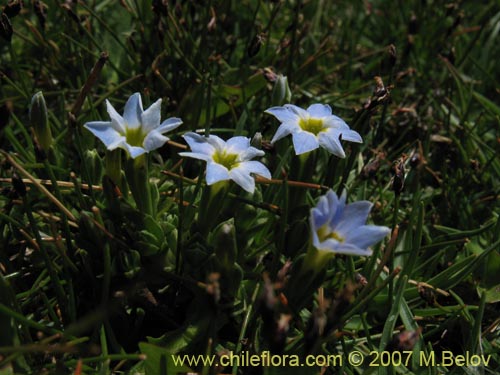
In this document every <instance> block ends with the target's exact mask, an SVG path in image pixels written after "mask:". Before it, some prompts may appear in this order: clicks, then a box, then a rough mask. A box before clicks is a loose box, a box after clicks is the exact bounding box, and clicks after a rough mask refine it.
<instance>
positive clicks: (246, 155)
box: [238, 147, 265, 161]
mask: <svg viewBox="0 0 500 375" xmlns="http://www.w3.org/2000/svg"><path fill="white" fill-rule="evenodd" d="M264 155H265V152H264V151H262V150H259V149H257V148H255V147H248V148H247V149H246V150H244V151H242V152H240V154H239V155H238V160H239V161H246V160H251V159H253V158H255V157H257V156H264Z"/></svg>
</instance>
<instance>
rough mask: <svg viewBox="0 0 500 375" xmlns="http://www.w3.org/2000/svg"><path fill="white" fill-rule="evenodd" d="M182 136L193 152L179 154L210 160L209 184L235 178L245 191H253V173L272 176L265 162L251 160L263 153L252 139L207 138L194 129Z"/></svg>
mask: <svg viewBox="0 0 500 375" xmlns="http://www.w3.org/2000/svg"><path fill="white" fill-rule="evenodd" d="M183 137H184V139H185V140H186V142H187V143H188V145H189V147H190V148H191V151H192V152H180V153H179V155H181V156H186V157H189V158H194V159H199V160H204V161H206V162H207V175H206V179H207V184H208V185H212V184H215V183H216V182H219V181H224V180H233V181H234V182H236V183H237V184H238V185H240V186H241V187H242V188H243V189H244V190H246V191H248V192H249V193H253V192H254V190H255V180H254V178H253V177H252V176H251V175H250V174H251V173H253V174H258V175H260V176H262V177H265V178H271V173H270V172H269V170H268V169H267V168H266V167H265V166H264V164H262V163H261V162H259V161H255V160H251V159H253V158H255V157H256V156H264V151H261V150H258V149H256V148H255V147H252V146H250V139H249V138H246V137H233V138H230V139H228V140H227V142H225V141H223V140H222V139H221V138H219V137H217V136H216V135H209V136H208V137H204V136H202V135H199V134H197V133H192V132H190V133H186V134H184V135H183Z"/></svg>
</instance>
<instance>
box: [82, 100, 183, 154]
mask: <svg viewBox="0 0 500 375" xmlns="http://www.w3.org/2000/svg"><path fill="white" fill-rule="evenodd" d="M106 106H107V109H108V114H109V117H110V118H111V121H92V122H87V123H86V124H85V125H84V126H85V127H86V128H87V129H88V130H90V131H91V132H92V134H94V135H95V136H96V137H97V138H99V139H100V140H101V141H102V143H104V145H105V146H106V147H107V149H108V150H114V149H116V148H123V149H124V150H126V151H127V153H128V154H129V155H130V157H131V158H133V159H135V158H136V157H138V156H139V155H142V154H144V153H147V152H150V151H153V150H156V149H157V148H160V147H161V146H163V145H164V144H165V142H167V141H168V140H169V138H168V137H166V136H164V135H163V134H164V133H166V132H169V131H171V130H173V129H175V128H177V127H178V126H180V125H181V124H182V120H181V119H179V118H176V117H171V118H169V119H167V120H165V121H163V122H162V123H161V124H160V120H161V113H160V112H161V99H158V100H157V101H156V102H154V103H153V104H152V105H151V106H150V107H149V108H148V109H146V110H145V111H144V110H143V108H142V100H141V94H139V93H135V94H133V95H132V96H131V97H130V98H129V99H128V100H127V103H126V104H125V109H124V111H123V117H122V116H120V115H119V114H118V112H116V110H115V109H114V108H113V106H112V105H111V103H110V102H109V101H108V100H106Z"/></svg>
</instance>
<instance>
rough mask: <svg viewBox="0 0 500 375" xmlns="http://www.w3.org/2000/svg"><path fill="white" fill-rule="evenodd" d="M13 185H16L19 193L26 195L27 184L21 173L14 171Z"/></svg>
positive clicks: (15, 187)
mask: <svg viewBox="0 0 500 375" xmlns="http://www.w3.org/2000/svg"><path fill="white" fill-rule="evenodd" d="M12 185H13V186H14V190H15V191H16V192H17V194H19V196H20V197H25V196H26V185H25V184H24V181H23V179H22V178H21V177H19V175H18V174H17V173H16V172H14V173H12Z"/></svg>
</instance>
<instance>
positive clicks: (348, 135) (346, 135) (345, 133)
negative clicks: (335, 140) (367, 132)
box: [341, 129, 363, 143]
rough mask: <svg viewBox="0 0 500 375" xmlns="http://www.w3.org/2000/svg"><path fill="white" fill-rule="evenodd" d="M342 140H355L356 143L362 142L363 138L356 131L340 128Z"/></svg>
mask: <svg viewBox="0 0 500 375" xmlns="http://www.w3.org/2000/svg"><path fill="white" fill-rule="evenodd" d="M341 134H342V140H343V141H349V142H356V143H363V138H361V136H360V135H359V133H358V132H356V131H354V130H351V129H349V130H342V131H341Z"/></svg>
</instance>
